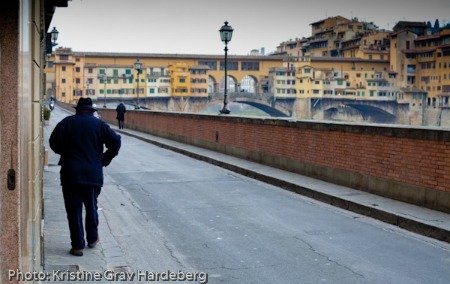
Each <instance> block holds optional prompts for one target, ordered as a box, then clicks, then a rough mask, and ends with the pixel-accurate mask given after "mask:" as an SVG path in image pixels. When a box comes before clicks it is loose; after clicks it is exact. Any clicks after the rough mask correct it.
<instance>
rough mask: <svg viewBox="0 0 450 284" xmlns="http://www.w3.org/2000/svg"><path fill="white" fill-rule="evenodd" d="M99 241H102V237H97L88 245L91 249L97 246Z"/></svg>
mask: <svg viewBox="0 0 450 284" xmlns="http://www.w3.org/2000/svg"><path fill="white" fill-rule="evenodd" d="M99 241H100V239H99V238H97V240H96V241H95V242H93V243H89V244H88V247H90V248H91V249H93V248H95V246H96V245H97V244H98V242H99Z"/></svg>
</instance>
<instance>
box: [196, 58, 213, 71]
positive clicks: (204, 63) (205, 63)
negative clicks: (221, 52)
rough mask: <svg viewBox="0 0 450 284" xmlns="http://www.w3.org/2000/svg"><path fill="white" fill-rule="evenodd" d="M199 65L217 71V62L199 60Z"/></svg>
mask: <svg viewBox="0 0 450 284" xmlns="http://www.w3.org/2000/svg"><path fill="white" fill-rule="evenodd" d="M198 65H206V66H208V67H209V68H210V69H211V70H217V62H216V61H209V60H199V61H198Z"/></svg>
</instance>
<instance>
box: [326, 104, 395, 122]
mask: <svg viewBox="0 0 450 284" xmlns="http://www.w3.org/2000/svg"><path fill="white" fill-rule="evenodd" d="M323 119H326V120H341V121H358V122H375V123H395V121H396V119H397V118H396V116H395V115H393V114H391V113H389V112H387V111H385V110H383V109H380V108H378V107H374V106H370V105H362V104H343V105H340V106H332V107H329V108H327V109H324V110H323Z"/></svg>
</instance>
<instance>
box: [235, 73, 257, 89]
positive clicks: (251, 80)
mask: <svg viewBox="0 0 450 284" xmlns="http://www.w3.org/2000/svg"><path fill="white" fill-rule="evenodd" d="M257 84H258V79H256V77H255V76H253V75H245V76H244V77H243V78H242V79H241V81H240V86H239V88H238V91H239V92H246V93H256V92H257Z"/></svg>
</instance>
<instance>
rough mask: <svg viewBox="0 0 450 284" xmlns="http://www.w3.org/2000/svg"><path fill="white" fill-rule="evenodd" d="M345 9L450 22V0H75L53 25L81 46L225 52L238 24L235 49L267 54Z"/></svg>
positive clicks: (381, 21) (386, 19)
mask: <svg viewBox="0 0 450 284" xmlns="http://www.w3.org/2000/svg"><path fill="white" fill-rule="evenodd" d="M335 15H341V16H344V17H347V18H351V17H358V18H359V19H360V20H366V21H369V22H370V21H373V22H374V23H375V24H376V25H378V26H379V27H380V28H384V29H392V27H393V26H394V25H395V23H396V22H397V21H399V20H411V21H428V20H429V21H431V22H432V23H433V24H434V20H435V19H436V18H437V19H439V20H440V22H441V24H442V23H443V22H445V23H448V22H450V1H449V0H307V1H306V0H270V1H268V0H221V1H218V0H73V1H69V7H68V8H57V9H56V12H55V15H54V17H53V20H52V23H51V26H50V29H51V28H52V27H53V26H56V28H57V29H58V30H59V32H60V33H59V39H58V43H59V45H60V46H64V47H71V48H72V49H73V50H75V51H105V52H144V53H188V54H222V53H223V47H224V46H223V43H222V42H221V41H220V36H219V29H220V27H221V26H222V25H223V22H224V21H225V20H228V21H229V23H230V25H231V26H232V27H233V28H234V34H233V39H232V41H231V42H230V43H229V50H230V51H229V53H230V54H248V53H249V52H250V50H252V49H260V48H261V47H264V48H265V50H266V53H267V52H271V51H274V50H275V49H276V46H277V45H278V44H279V43H280V42H282V41H286V40H289V39H294V38H296V37H303V36H305V37H307V36H310V34H311V26H310V25H309V24H310V23H312V22H315V21H318V20H321V19H324V18H326V17H330V16H335Z"/></svg>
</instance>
